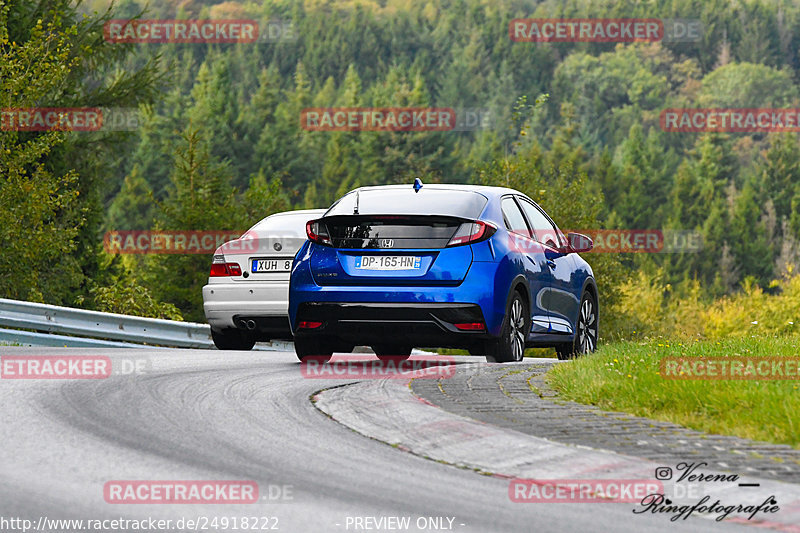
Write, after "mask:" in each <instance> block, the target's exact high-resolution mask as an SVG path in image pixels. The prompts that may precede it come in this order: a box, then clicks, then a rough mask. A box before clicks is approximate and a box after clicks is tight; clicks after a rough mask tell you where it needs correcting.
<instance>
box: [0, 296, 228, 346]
mask: <svg viewBox="0 0 800 533" xmlns="http://www.w3.org/2000/svg"><path fill="white" fill-rule="evenodd" d="M0 326H5V327H7V328H14V329H28V330H34V331H38V332H47V333H64V334H67V335H77V336H78V337H89V338H95V339H104V340H106V341H122V342H129V343H136V344H151V345H153V344H155V345H160V346H171V347H176V348H214V342H213V341H212V340H211V328H210V327H209V326H208V324H198V323H195V322H178V321H175V320H161V319H158V318H144V317H138V316H129V315H120V314H116V313H101V312H99V311H88V310H86V309H73V308H71V307H60V306H57V305H48V304H40V303H34V302H23V301H19V300H8V299H5V298H0ZM5 332H8V330H0V340H4V341H6V342H20V341H24V343H25V344H27V343H36V345H38V346H43V345H45V346H64V345H65V343H66V342H69V343H70V344H69V345H70V346H87V345H92V346H108V345H109V344H111V343H108V344H105V343H101V342H92V341H91V340H90V339H78V338H76V337H66V336H62V335H49V336H48V335H41V334H36V333H32V332H27V335H26V332H21V331H15V332H13V333H6V334H5V335H4V334H3V333H5ZM45 337H51V338H45ZM56 337H57V339H56ZM81 340H83V341H84V342H80V341H81ZM21 343H22V342H21Z"/></svg>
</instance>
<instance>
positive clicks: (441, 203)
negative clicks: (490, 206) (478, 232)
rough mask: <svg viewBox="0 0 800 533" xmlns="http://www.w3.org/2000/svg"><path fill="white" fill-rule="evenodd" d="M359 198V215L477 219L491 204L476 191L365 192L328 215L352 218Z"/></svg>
mask: <svg viewBox="0 0 800 533" xmlns="http://www.w3.org/2000/svg"><path fill="white" fill-rule="evenodd" d="M356 196H358V214H359V215H441V216H450V217H459V218H468V219H476V218H478V216H480V214H481V212H482V211H483V208H484V207H485V206H486V202H487V201H488V200H487V199H486V197H485V196H483V195H482V194H480V193H477V192H474V191H459V190H454V189H434V188H430V187H428V188H425V187H423V188H422V189H421V190H420V191H419V192H414V189H412V188H411V187H410V186H409V187H408V188H403V189H399V188H398V189H371V190H362V191H359V192H358V194H356V193H355V192H351V193H348V194H347V195H345V196H344V197H342V199H341V200H339V201H338V202H337V203H335V204H334V205H333V206H331V208H330V209H329V210H328V212H327V213H325V216H335V215H352V214H354V209H355V206H356Z"/></svg>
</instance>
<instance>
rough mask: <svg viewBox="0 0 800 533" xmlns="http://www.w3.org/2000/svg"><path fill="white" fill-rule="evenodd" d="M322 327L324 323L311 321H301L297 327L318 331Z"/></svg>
mask: <svg viewBox="0 0 800 533" xmlns="http://www.w3.org/2000/svg"><path fill="white" fill-rule="evenodd" d="M321 325H322V322H314V321H311V320H301V321H300V323H299V324H298V325H297V329H316V328H318V327H320V326H321Z"/></svg>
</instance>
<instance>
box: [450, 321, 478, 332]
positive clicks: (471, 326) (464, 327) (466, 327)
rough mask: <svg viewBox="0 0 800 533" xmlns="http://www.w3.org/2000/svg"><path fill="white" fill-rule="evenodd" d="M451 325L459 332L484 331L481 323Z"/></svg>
mask: <svg viewBox="0 0 800 533" xmlns="http://www.w3.org/2000/svg"><path fill="white" fill-rule="evenodd" d="M453 325H454V326H455V327H456V328H458V329H460V330H461V331H483V330H484V329H486V326H484V325H483V322H466V323H463V324H453Z"/></svg>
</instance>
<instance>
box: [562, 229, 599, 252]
mask: <svg viewBox="0 0 800 533" xmlns="http://www.w3.org/2000/svg"><path fill="white" fill-rule="evenodd" d="M567 241H568V242H569V247H570V251H572V252H578V253H580V252H588V251H589V250H591V249H592V248H593V247H594V242H592V239H590V238H589V237H587V236H586V235H583V234H582V233H567Z"/></svg>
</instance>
